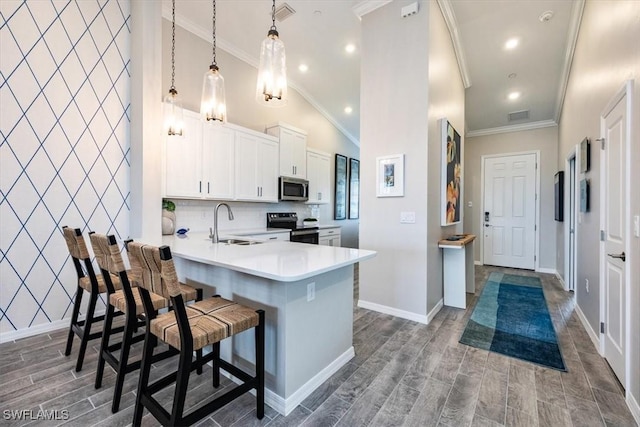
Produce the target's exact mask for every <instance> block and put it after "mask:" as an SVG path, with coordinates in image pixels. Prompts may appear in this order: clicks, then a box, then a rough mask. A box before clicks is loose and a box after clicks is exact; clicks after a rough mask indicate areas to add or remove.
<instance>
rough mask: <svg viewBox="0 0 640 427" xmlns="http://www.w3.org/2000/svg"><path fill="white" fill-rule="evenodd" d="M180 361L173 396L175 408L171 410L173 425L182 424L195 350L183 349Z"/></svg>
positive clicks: (170, 422) (171, 422) (171, 423)
mask: <svg viewBox="0 0 640 427" xmlns="http://www.w3.org/2000/svg"><path fill="white" fill-rule="evenodd" d="M181 350H182V351H181V352H180V362H179V364H178V376H177V378H176V390H175V393H174V396H173V408H172V410H171V420H170V421H169V424H170V425H172V426H175V425H180V424H182V423H181V421H182V413H183V411H184V401H185V399H186V397H187V387H188V386H189V374H190V373H191V358H192V357H193V356H192V354H193V351H187V350H185V349H181Z"/></svg>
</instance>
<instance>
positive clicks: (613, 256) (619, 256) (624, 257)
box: [607, 252, 627, 262]
mask: <svg viewBox="0 0 640 427" xmlns="http://www.w3.org/2000/svg"><path fill="white" fill-rule="evenodd" d="M607 255H609V256H610V257H611V258H618V259H621V260H622V262H625V260H626V259H627V256H626V255H625V254H624V252H622V253H621V254H607Z"/></svg>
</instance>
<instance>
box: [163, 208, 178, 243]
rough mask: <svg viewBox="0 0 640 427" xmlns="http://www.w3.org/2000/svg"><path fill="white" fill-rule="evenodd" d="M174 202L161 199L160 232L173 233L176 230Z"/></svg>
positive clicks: (164, 233)
mask: <svg viewBox="0 0 640 427" xmlns="http://www.w3.org/2000/svg"><path fill="white" fill-rule="evenodd" d="M175 210H176V204H175V203H173V202H172V201H171V200H167V199H162V234H163V235H168V234H173V233H174V232H175V231H176V213H175Z"/></svg>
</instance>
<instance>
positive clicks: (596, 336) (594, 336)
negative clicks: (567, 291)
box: [576, 304, 602, 355]
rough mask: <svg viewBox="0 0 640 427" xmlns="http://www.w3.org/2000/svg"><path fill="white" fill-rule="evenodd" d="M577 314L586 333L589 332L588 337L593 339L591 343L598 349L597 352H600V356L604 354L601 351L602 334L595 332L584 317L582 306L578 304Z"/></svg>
mask: <svg viewBox="0 0 640 427" xmlns="http://www.w3.org/2000/svg"><path fill="white" fill-rule="evenodd" d="M576 314H577V315H578V319H580V323H582V326H583V327H584V329H585V331H587V335H589V338H591V342H592V343H593V346H594V347H595V348H596V351H598V354H600V355H602V352H601V351H600V337H599V335H600V334H598V333H596V331H594V330H593V328H592V327H591V324H590V323H589V321H588V320H587V317H586V316H585V315H584V313H583V312H582V309H580V306H579V305H578V304H576Z"/></svg>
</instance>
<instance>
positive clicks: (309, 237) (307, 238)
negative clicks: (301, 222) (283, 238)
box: [289, 230, 320, 245]
mask: <svg viewBox="0 0 640 427" xmlns="http://www.w3.org/2000/svg"><path fill="white" fill-rule="evenodd" d="M319 239H320V233H319V232H318V230H291V235H290V236H289V240H290V241H292V242H298V243H311V244H312V245H317V244H318V241H319Z"/></svg>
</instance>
